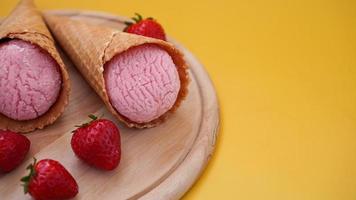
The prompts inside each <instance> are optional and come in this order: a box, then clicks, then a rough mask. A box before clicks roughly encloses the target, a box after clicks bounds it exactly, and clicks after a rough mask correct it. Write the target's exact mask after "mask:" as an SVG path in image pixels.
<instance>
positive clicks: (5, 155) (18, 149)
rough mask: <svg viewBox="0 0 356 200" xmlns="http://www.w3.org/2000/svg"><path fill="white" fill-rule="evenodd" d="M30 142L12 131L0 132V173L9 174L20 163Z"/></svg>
mask: <svg viewBox="0 0 356 200" xmlns="http://www.w3.org/2000/svg"><path fill="white" fill-rule="evenodd" d="M30 144H31V142H30V140H29V139H27V137H25V136H23V135H20V134H17V133H14V132H12V131H2V130H0V173H5V172H10V171H11V170H13V169H15V168H16V167H17V166H18V165H20V164H21V163H22V161H23V160H24V158H25V156H26V154H27V153H28V150H29V149H30Z"/></svg>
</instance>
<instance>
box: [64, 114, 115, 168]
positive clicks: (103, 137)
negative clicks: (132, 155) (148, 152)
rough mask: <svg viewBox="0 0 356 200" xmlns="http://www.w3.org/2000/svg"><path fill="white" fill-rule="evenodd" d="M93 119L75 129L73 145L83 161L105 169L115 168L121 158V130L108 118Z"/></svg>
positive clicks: (93, 117) (92, 116)
mask: <svg viewBox="0 0 356 200" xmlns="http://www.w3.org/2000/svg"><path fill="white" fill-rule="evenodd" d="M89 117H90V118H91V119H92V120H91V121H90V122H88V123H85V124H83V125H81V126H77V127H79V128H78V129H76V130H74V131H73V132H74V134H73V136H72V140H71V145H72V149H73V151H74V153H75V154H76V155H77V156H78V157H79V158H80V159H82V160H83V161H85V162H86V163H88V164H89V165H92V166H94V167H97V168H99V169H103V170H113V169H115V168H116V167H117V166H118V165H119V163H120V158H121V148H120V132H119V129H118V128H117V127H116V125H115V124H114V123H113V122H111V121H110V120H107V119H98V118H97V117H96V116H94V115H89Z"/></svg>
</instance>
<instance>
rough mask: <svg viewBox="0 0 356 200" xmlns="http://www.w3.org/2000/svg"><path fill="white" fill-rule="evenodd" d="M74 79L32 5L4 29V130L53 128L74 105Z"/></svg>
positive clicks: (0, 79) (27, 0)
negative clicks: (70, 101) (70, 103)
mask: <svg viewBox="0 0 356 200" xmlns="http://www.w3.org/2000/svg"><path fill="white" fill-rule="evenodd" d="M69 92H70V83H69V77H68V73H67V71H66V69H65V66H64V64H63V62H62V60H61V58H60V56H59V53H58V52H57V50H56V47H55V43H54V39H53V38H52V36H51V34H50V32H49V30H48V29H47V27H46V25H45V22H44V20H43V18H42V15H41V13H40V12H39V11H38V10H37V9H36V7H35V6H34V4H33V2H32V0H22V1H21V2H20V3H19V4H18V5H17V7H16V8H15V9H14V10H13V11H12V13H11V14H10V15H9V16H8V17H7V18H6V19H5V20H4V21H2V23H1V25H0V129H5V130H6V129H7V130H12V131H17V132H29V131H32V130H35V129H41V128H43V127H45V126H46V125H49V124H52V123H53V122H54V121H55V120H56V119H58V117H59V116H60V115H61V114H62V113H63V111H64V108H65V106H66V105H67V104H68V98H69Z"/></svg>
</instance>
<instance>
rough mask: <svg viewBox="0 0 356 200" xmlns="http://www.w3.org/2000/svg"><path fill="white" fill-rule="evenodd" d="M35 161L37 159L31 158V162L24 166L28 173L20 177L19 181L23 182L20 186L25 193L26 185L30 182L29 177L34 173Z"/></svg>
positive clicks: (26, 191) (26, 190)
mask: <svg viewBox="0 0 356 200" xmlns="http://www.w3.org/2000/svg"><path fill="white" fill-rule="evenodd" d="M36 162H37V159H36V158H33V163H31V164H29V165H28V166H27V167H26V169H27V170H30V173H29V174H28V175H27V176H24V177H22V178H21V182H23V184H22V186H23V189H24V192H25V194H27V193H28V186H29V184H30V181H31V178H32V177H33V176H35V175H36V171H35V165H36Z"/></svg>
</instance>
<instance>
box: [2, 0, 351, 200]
mask: <svg viewBox="0 0 356 200" xmlns="http://www.w3.org/2000/svg"><path fill="white" fill-rule="evenodd" d="M36 2H37V4H38V7H39V8H41V9H64V8H80V9H90V10H102V11H107V12H112V13H115V14H120V15H126V16H131V15H132V14H133V13H134V12H139V13H142V14H143V15H146V16H153V17H155V18H157V19H159V21H160V22H161V23H162V24H163V25H164V27H165V28H166V31H167V32H168V33H169V35H171V36H173V37H174V38H176V39H177V40H178V41H180V42H181V43H182V44H184V45H185V46H186V47H188V48H189V49H190V50H191V51H192V52H193V53H194V54H195V55H196V56H197V57H198V58H199V59H200V60H201V61H202V63H203V64H204V65H205V66H206V69H207V70H208V71H209V73H210V75H211V77H212V79H213V81H214V83H215V85H216V89H217V91H218V95H219V99H220V103H221V117H222V122H221V131H220V135H219V139H218V144H217V149H216V153H215V154H214V157H213V158H212V161H211V162H210V164H209V166H208V168H207V170H206V171H205V173H204V175H203V176H202V178H201V179H200V180H199V181H198V182H197V183H196V184H195V186H194V187H193V188H192V189H191V190H190V191H189V193H188V194H187V195H186V196H185V198H184V199H186V200H190V199H204V200H207V199H243V200H245V199H246V200H260V199H271V200H272V199H273V200H279V199H281V200H282V199H283V200H289V199H298V200H299V199H303V200H316V199H320V200H329V199H330V200H331V199H332V200H355V199H356V1H355V0H321V1H318V0H295V1H288V0H269V1H265V0H238V1H234V0H229V1H228V0H220V1H204V0H199V1H192V0H179V1H174V2H173V1H162V0H154V1H143V0H141V1H138V0H115V1H114V0H113V1H109V0H86V1H84V0H81V1H79V0H57V1H54V0H51V1H50V0H48V1H46V0H37V1H36ZM15 4H16V1H14V0H1V6H0V14H1V15H6V14H8V13H9V12H10V10H11V9H12V8H13V7H14V6H15Z"/></svg>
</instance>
